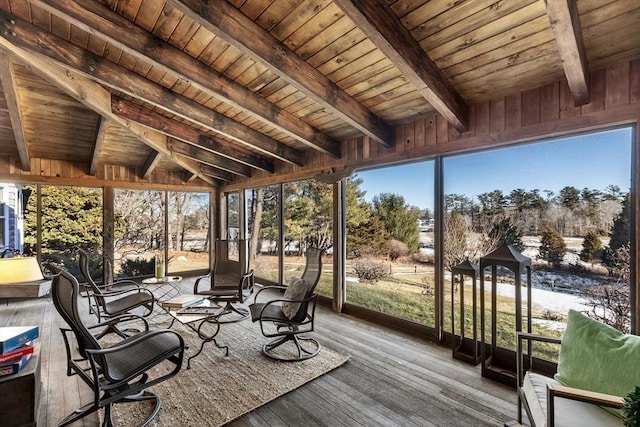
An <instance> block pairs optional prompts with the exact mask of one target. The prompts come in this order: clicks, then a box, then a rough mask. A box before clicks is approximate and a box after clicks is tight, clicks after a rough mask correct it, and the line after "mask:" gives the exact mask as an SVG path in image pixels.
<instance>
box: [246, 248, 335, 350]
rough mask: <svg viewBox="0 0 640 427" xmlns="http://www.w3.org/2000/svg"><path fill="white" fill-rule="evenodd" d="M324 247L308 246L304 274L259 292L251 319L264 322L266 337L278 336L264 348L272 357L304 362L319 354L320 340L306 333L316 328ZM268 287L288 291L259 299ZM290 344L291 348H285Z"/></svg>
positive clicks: (261, 324)
mask: <svg viewBox="0 0 640 427" xmlns="http://www.w3.org/2000/svg"><path fill="white" fill-rule="evenodd" d="M323 252H324V250H322V249H318V248H308V249H307V252H306V264H305V269H304V272H303V273H302V277H301V278H300V279H297V278H294V279H292V280H291V282H290V283H289V286H265V287H264V288H262V289H261V290H260V291H258V292H256V295H255V298H254V303H253V304H251V305H250V306H249V310H250V312H251V320H252V321H253V322H259V323H260V329H261V331H262V334H263V335H264V336H265V337H269V338H274V339H273V340H272V341H270V342H268V343H267V344H265V345H264V347H263V348H262V352H263V353H264V354H265V355H266V356H267V357H269V358H271V359H275V360H281V361H286V362H293V361H300V360H305V359H309V358H311V357H314V356H316V355H317V354H318V353H319V352H320V343H318V341H317V340H316V339H314V338H311V337H308V336H305V335H303V334H306V333H309V332H312V331H313V327H314V319H315V311H316V303H317V300H318V294H316V293H315V289H316V285H317V284H318V282H319V281H320V274H321V273H322V254H323ZM266 290H280V291H282V290H284V291H285V292H284V295H283V296H282V297H276V298H274V299H271V300H269V301H266V302H258V299H259V297H260V294H262V292H264V291H266ZM285 344H289V345H288V347H282V346H283V345H285Z"/></svg>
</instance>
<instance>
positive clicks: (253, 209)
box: [245, 184, 280, 283]
mask: <svg viewBox="0 0 640 427" xmlns="http://www.w3.org/2000/svg"><path fill="white" fill-rule="evenodd" d="M279 192H280V185H278V184H275V185H268V186H266V187H259V188H252V189H248V190H246V191H245V203H246V208H247V238H248V240H249V264H250V266H251V268H252V269H253V270H254V272H255V276H256V277H258V278H262V279H266V280H268V281H269V282H274V283H278V281H279V271H280V269H279V261H278V260H279V256H280V202H279V199H280V197H279Z"/></svg>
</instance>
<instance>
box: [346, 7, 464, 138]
mask: <svg viewBox="0 0 640 427" xmlns="http://www.w3.org/2000/svg"><path fill="white" fill-rule="evenodd" d="M335 3H336V4H337V5H338V6H339V7H340V9H342V11H343V12H344V13H345V15H347V17H349V19H351V20H352V21H353V22H354V23H355V24H356V26H357V27H358V28H359V29H360V31H362V32H363V33H364V35H365V36H367V37H368V38H369V40H371V42H372V43H373V44H374V45H375V46H376V47H377V48H378V49H380V51H381V52H382V53H384V54H385V55H386V56H387V58H389V59H390V60H391V62H392V63H393V64H394V65H395V66H396V68H398V69H399V70H400V72H401V73H402V74H403V75H404V76H405V77H406V78H407V80H408V81H410V82H411V83H412V84H413V85H414V86H415V87H416V88H417V89H418V91H419V92H420V94H422V96H423V97H424V98H425V99H426V100H427V101H428V102H429V104H431V105H432V106H433V108H435V109H436V111H438V112H439V113H440V114H441V115H442V116H443V117H444V118H445V119H446V120H447V121H448V122H449V123H451V124H452V125H453V126H454V127H455V128H456V129H457V130H458V131H459V132H466V131H467V130H469V107H468V105H467V104H466V102H465V101H464V99H462V96H460V94H459V93H458V92H457V91H456V90H455V89H454V87H453V85H452V84H451V83H449V81H448V80H447V79H446V78H445V77H444V76H443V75H442V72H441V71H440V69H439V68H438V67H437V66H436V64H434V63H433V61H431V59H430V58H429V57H428V56H427V54H426V52H425V51H424V49H422V47H421V46H420V44H419V43H418V42H417V41H416V39H415V38H413V36H412V35H411V33H410V32H409V30H407V29H406V27H405V26H404V25H403V23H402V22H401V21H400V19H399V18H398V17H397V15H396V14H395V13H394V12H393V10H391V8H390V7H389V6H388V5H387V3H385V2H383V1H379V0H336V1H335Z"/></svg>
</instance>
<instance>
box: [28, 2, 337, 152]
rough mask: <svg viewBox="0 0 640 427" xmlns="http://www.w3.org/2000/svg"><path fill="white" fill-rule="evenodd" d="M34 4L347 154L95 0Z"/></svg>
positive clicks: (306, 139)
mask: <svg viewBox="0 0 640 427" xmlns="http://www.w3.org/2000/svg"><path fill="white" fill-rule="evenodd" d="M31 3H32V4H35V5H36V6H38V7H41V8H43V9H44V10H46V11H48V12H50V13H51V14H53V15H55V16H57V17H59V18H61V19H63V20H65V21H67V22H69V23H71V24H73V25H75V26H77V27H78V28H80V29H82V30H84V31H86V32H88V33H89V34H93V35H96V36H98V37H100V38H101V39H103V40H105V41H107V42H109V43H111V44H113V45H115V46H117V47H118V48H119V49H122V50H123V51H125V52H127V53H128V54H130V55H132V56H135V57H137V58H141V59H143V60H144V61H145V62H148V63H150V64H153V65H154V66H156V67H158V68H160V69H162V70H163V71H165V72H169V73H171V74H173V75H175V76H177V77H180V78H181V79H183V80H185V81H189V82H190V83H191V85H192V86H194V87H196V88H198V89H199V90H201V91H203V92H204V93H206V94H208V95H210V96H214V97H216V98H218V99H220V100H221V101H224V102H226V103H227V104H230V105H232V106H233V107H235V108H239V109H242V110H246V111H248V112H250V113H251V114H252V115H254V116H255V117H257V118H259V119H260V120H262V121H264V122H266V123H268V124H269V125H271V126H273V127H275V128H277V129H279V130H280V131H282V132H285V133H287V134H288V135H290V136H292V137H294V138H296V139H297V140H299V141H301V142H302V143H304V144H306V145H307V146H309V147H311V148H313V149H315V150H318V151H322V152H324V153H327V154H329V155H330V156H332V157H334V158H340V156H341V150H340V144H339V142H337V141H336V140H334V139H332V138H330V137H329V136H327V135H326V134H324V133H322V132H320V131H319V130H317V129H315V128H314V127H312V126H310V125H309V124H308V123H306V122H305V121H304V120H302V119H300V118H298V117H296V116H295V115H293V114H291V113H289V112H288V111H286V110H283V109H282V108H280V107H278V106H277V105H275V104H273V103H271V102H269V101H267V100H266V99H265V98H263V97H261V96H260V95H258V94H256V93H254V92H252V91H250V90H249V89H247V88H245V87H244V86H242V85H240V84H238V83H236V82H235V81H233V80H231V79H229V78H228V77H226V76H224V75H223V74H220V73H218V72H217V71H215V70H213V69H212V68H210V67H209V66H207V65H206V64H204V63H202V62H200V61H198V60H197V59H196V58H194V57H192V56H190V55H189V54H187V53H184V52H183V51H181V50H179V49H177V48H176V47H174V46H172V45H171V44H169V43H167V42H165V41H163V40H162V39H160V38H158V37H156V36H154V35H153V34H151V33H149V32H147V31H146V30H144V29H143V28H141V27H139V26H137V25H136V24H135V23H132V22H131V21H129V20H127V19H126V18H124V17H122V16H120V15H118V14H117V13H115V12H114V11H112V10H111V9H109V8H107V7H105V6H103V5H101V4H99V3H98V2H96V1H94V0H74V1H71V0H32V1H31ZM150 46H151V48H150Z"/></svg>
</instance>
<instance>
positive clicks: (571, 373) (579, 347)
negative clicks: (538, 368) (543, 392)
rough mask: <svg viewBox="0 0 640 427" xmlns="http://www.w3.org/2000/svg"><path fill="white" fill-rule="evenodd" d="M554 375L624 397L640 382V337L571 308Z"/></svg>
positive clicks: (595, 389) (570, 385) (581, 385)
mask: <svg viewBox="0 0 640 427" xmlns="http://www.w3.org/2000/svg"><path fill="white" fill-rule="evenodd" d="M555 379H556V380H558V381H560V382H561V383H563V384H564V385H567V386H569V387H576V388H580V389H583V390H590V391H597V392H600V393H606V394H612V395H615V396H621V397H625V396H626V395H627V394H629V393H630V392H631V391H633V390H634V388H635V386H636V385H640V337H638V336H636V335H626V334H623V333H622V332H620V331H618V330H617V329H614V328H612V327H611V326H608V325H605V324H604V323H600V322H598V321H596V320H593V319H591V318H590V317H587V316H585V315H584V314H582V313H579V312H577V311H574V310H569V321H568V323H567V328H566V329H565V331H564V335H563V336H562V344H561V345H560V356H559V361H558V372H557V374H556V375H555Z"/></svg>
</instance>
